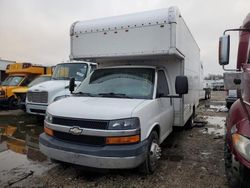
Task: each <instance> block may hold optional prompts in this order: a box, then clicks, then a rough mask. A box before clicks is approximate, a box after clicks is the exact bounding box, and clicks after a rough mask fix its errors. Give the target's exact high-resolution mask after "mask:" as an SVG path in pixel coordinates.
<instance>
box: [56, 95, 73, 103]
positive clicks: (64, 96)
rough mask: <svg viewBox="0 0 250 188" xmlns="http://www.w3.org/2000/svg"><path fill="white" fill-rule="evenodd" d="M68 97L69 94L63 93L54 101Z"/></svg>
mask: <svg viewBox="0 0 250 188" xmlns="http://www.w3.org/2000/svg"><path fill="white" fill-rule="evenodd" d="M67 97H69V95H61V96H58V97H56V98H55V99H54V100H53V102H55V101H59V100H61V99H64V98H67Z"/></svg>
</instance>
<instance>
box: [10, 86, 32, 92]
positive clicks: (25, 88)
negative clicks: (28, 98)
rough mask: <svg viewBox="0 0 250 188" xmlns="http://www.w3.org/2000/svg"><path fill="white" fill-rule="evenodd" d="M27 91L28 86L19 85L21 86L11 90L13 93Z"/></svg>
mask: <svg viewBox="0 0 250 188" xmlns="http://www.w3.org/2000/svg"><path fill="white" fill-rule="evenodd" d="M27 91H28V87H21V88H17V89H13V90H12V92H13V93H27Z"/></svg>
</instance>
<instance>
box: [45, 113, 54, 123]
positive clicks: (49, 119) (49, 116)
mask: <svg viewBox="0 0 250 188" xmlns="http://www.w3.org/2000/svg"><path fill="white" fill-rule="evenodd" d="M45 120H46V121H47V122H48V123H52V120H53V116H52V115H51V114H49V113H48V112H46V116H45Z"/></svg>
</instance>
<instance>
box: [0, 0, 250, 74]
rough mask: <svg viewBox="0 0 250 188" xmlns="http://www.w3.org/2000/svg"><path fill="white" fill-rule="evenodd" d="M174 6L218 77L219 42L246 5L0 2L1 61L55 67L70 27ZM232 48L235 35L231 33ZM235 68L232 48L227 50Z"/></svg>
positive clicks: (239, 0) (234, 1) (222, 1)
mask: <svg viewBox="0 0 250 188" xmlns="http://www.w3.org/2000/svg"><path fill="white" fill-rule="evenodd" d="M169 6H178V7H179V9H180V12H181V14H182V16H183V18H184V20H185V21H186V23H187V25H188V27H189V28H190V30H191V32H192V34H193V36H194V38H195V40H196V41H197V43H198V45H199V47H200V49H201V60H202V61H203V63H204V67H205V74H209V73H212V74H213V73H222V69H221V67H220V66H219V65H218V60H217V59H218V38H219V36H220V35H222V33H223V31H224V30H225V29H228V28H237V27H239V26H240V25H241V24H242V21H243V19H244V18H245V17H246V15H247V14H248V13H249V12H250V0H209V1H202V0H25V1H24V0H23V1H22V0H0V57H1V58H2V59H8V60H15V61H26V62H32V63H36V64H53V65H54V64H57V63H60V62H62V61H65V60H67V59H68V56H69V47H70V43H69V41H70V40H69V39H70V37H69V28H70V25H71V24H72V23H73V22H75V21H77V20H89V19H95V18H101V17H108V16H115V15H121V14H127V13H133V12H139V11H145V10H152V9H159V8H168V7H169ZM232 38H234V39H235V40H234V41H232V43H233V44H232V45H233V46H236V45H237V43H236V40H237V39H238V34H233V35H232ZM231 51H232V52H234V53H232V55H231V59H230V60H231V64H232V65H235V59H236V49H235V48H232V49H231Z"/></svg>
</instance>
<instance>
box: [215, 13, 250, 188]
mask: <svg viewBox="0 0 250 188" xmlns="http://www.w3.org/2000/svg"><path fill="white" fill-rule="evenodd" d="M235 31H237V32H239V44H238V57H237V64H236V66H235V69H234V70H232V69H229V70H228V69H227V68H226V67H225V66H226V65H227V64H229V55H230V45H229V44H230V35H229V34H226V33H227V32H235ZM219 44H220V45H219V63H220V65H222V66H223V69H224V70H225V71H227V72H225V73H224V82H225V88H226V89H227V90H235V91H236V93H235V94H236V96H237V98H238V99H237V100H236V102H234V103H233V104H232V106H231V108H230V110H229V114H228V116H227V120H226V136H225V155H224V156H225V167H226V168H225V169H226V174H227V177H228V180H229V183H230V186H231V185H234V184H235V183H237V184H238V185H234V186H236V187H250V179H249V177H250V147H249V146H250V13H249V14H248V15H247V17H246V18H245V20H244V21H243V24H242V26H241V27H240V28H236V29H228V30H225V31H224V35H223V36H222V37H220V43H219Z"/></svg>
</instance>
